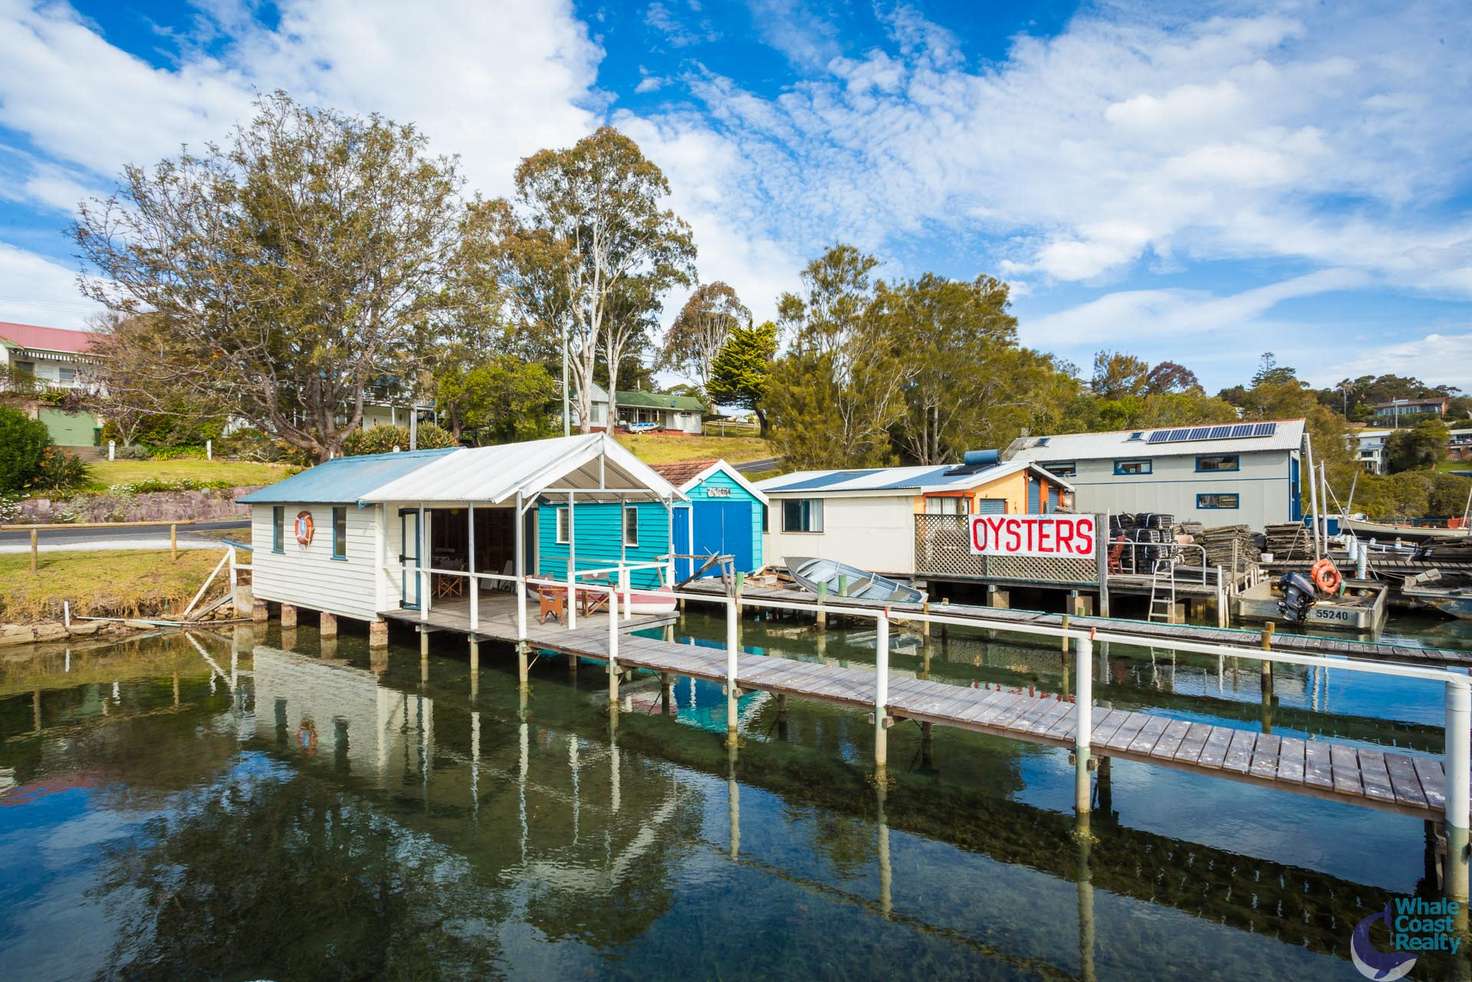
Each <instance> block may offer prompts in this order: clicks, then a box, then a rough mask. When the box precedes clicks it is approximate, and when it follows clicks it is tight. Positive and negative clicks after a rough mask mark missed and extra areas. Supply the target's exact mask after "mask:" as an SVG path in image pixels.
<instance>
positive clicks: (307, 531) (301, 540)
mask: <svg viewBox="0 0 1472 982" xmlns="http://www.w3.org/2000/svg"><path fill="white" fill-rule="evenodd" d="M295 528H296V541H297V544H298V545H303V546H309V545H311V544H312V536H313V535H315V534H316V532H317V526H316V523H314V522H313V521H312V513H311V512H309V511H299V512H297V513H296V526H295Z"/></svg>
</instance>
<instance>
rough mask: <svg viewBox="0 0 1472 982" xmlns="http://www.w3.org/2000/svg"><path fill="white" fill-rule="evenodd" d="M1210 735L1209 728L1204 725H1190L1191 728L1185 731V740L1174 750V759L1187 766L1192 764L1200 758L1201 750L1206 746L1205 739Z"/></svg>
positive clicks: (1207, 725)
mask: <svg viewBox="0 0 1472 982" xmlns="http://www.w3.org/2000/svg"><path fill="white" fill-rule="evenodd" d="M1210 735H1211V726H1210V725H1209V724H1206V723H1192V724H1191V728H1190V729H1189V730H1187V731H1186V738H1185V739H1184V740H1182V741H1181V746H1180V748H1179V749H1177V750H1176V754H1175V759H1176V760H1179V761H1182V762H1184V763H1188V764H1194V763H1196V761H1197V760H1198V759H1199V758H1200V757H1201V751H1202V748H1204V747H1205V746H1206V738H1207V737H1208V736H1210Z"/></svg>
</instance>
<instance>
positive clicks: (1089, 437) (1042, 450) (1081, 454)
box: [1008, 419, 1303, 461]
mask: <svg viewBox="0 0 1472 982" xmlns="http://www.w3.org/2000/svg"><path fill="white" fill-rule="evenodd" d="M1274 422H1276V424H1277V425H1276V426H1274V427H1273V428H1272V432H1271V433H1266V434H1264V435H1261V436H1253V435H1248V434H1245V433H1244V435H1241V436H1235V437H1231V438H1228V439H1220V438H1217V439H1212V438H1209V437H1208V435H1207V432H1202V431H1208V432H1209V431H1220V430H1222V429H1233V430H1238V431H1239V432H1241V430H1240V427H1246V426H1248V425H1252V426H1254V432H1255V431H1256V427H1258V426H1263V424H1240V427H1239V426H1232V425H1225V426H1203V427H1186V428H1184V429H1190V430H1191V433H1192V435H1193V436H1195V435H1197V434H1199V437H1200V438H1195V439H1188V440H1175V439H1166V438H1161V437H1155V441H1154V442H1151V438H1152V436H1155V434H1157V433H1168V432H1171V430H1172V428H1171V427H1164V428H1161V427H1155V428H1153V429H1152V428H1149V427H1142V428H1141V429H1137V430H1113V431H1110V432H1107V433H1060V434H1055V435H1052V436H1042V437H1038V436H1033V437H1019V438H1018V439H1017V440H1014V441H1013V443H1012V446H1011V447H1009V448H1008V456H1009V458H1010V459H1013V460H1016V459H1018V458H1025V459H1028V460H1038V461H1043V460H1054V461H1058V460H1064V461H1078V460H1098V459H1113V458H1131V457H1172V456H1186V455H1195V454H1211V453H1252V452H1254V451H1261V450H1297V449H1298V448H1299V445H1300V444H1302V442H1303V420H1301V419H1286V420H1275V421H1274ZM1179 429H1182V428H1176V430H1177V431H1178V430H1179Z"/></svg>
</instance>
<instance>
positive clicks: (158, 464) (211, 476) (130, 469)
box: [87, 457, 287, 491]
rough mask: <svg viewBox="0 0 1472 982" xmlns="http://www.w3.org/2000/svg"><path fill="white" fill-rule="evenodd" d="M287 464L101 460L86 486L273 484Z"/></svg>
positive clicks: (89, 469)
mask: <svg viewBox="0 0 1472 982" xmlns="http://www.w3.org/2000/svg"><path fill="white" fill-rule="evenodd" d="M286 471H287V466H286V465H285V464H262V463H257V462H255V461H250V460H205V459H203V458H201V457H181V458H179V459H178V460H114V461H106V460H99V461H97V462H95V463H92V464H88V465H87V477H88V481H87V487H88V489H89V490H92V491H104V490H106V489H107V488H109V487H111V486H112V485H114V484H133V483H135V482H138V481H148V480H155V481H179V480H192V481H228V482H229V483H230V484H231V485H232V486H235V487H242V486H247V485H255V484H272V483H274V482H276V481H279V480H281V479H282V478H283V477H285V476H286Z"/></svg>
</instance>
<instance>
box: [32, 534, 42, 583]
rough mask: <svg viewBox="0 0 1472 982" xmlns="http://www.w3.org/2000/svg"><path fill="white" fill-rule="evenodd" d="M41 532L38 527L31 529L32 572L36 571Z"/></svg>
mask: <svg viewBox="0 0 1472 982" xmlns="http://www.w3.org/2000/svg"><path fill="white" fill-rule="evenodd" d="M40 539H41V534H40V533H39V532H38V531H37V530H36V529H31V573H32V574H34V573H35V572H36V556H37V553H39V552H40V548H41V547H40V545H39V542H40Z"/></svg>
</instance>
